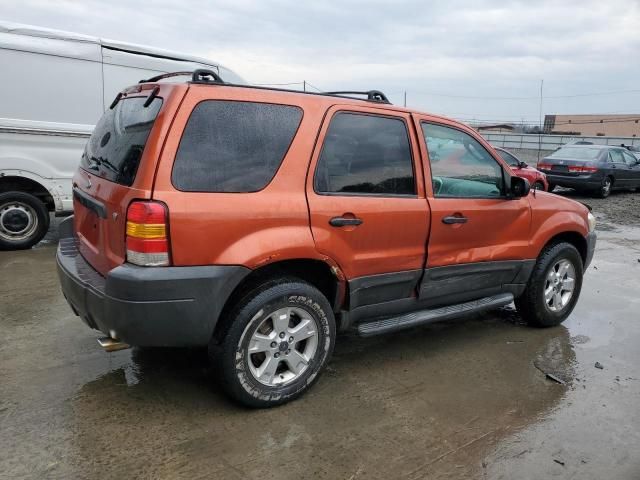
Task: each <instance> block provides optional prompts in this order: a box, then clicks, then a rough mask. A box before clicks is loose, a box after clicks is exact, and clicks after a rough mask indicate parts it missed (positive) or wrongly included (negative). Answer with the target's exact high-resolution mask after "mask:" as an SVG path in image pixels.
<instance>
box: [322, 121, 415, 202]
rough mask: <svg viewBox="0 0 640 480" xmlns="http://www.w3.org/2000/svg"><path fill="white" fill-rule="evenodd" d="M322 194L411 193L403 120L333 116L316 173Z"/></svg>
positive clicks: (409, 162)
mask: <svg viewBox="0 0 640 480" xmlns="http://www.w3.org/2000/svg"><path fill="white" fill-rule="evenodd" d="M315 189H316V191H317V192H325V193H363V194H387V195H415V193H416V188H415V182H414V178H413V163H412V158H411V147H410V146H409V136H408V133H407V128H406V125H405V123H404V121H403V120H400V119H396V118H388V117H379V116H374V115H364V114H355V113H338V114H336V115H335V116H334V117H333V119H332V120H331V124H330V125H329V129H328V130H327V135H326V137H325V141H324V145H323V147H322V153H321V155H320V159H319V160H318V167H317V169H316V175H315Z"/></svg>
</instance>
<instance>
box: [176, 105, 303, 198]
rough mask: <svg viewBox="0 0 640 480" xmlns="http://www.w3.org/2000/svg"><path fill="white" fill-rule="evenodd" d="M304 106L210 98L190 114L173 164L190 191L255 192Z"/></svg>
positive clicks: (179, 183)
mask: <svg viewBox="0 0 640 480" xmlns="http://www.w3.org/2000/svg"><path fill="white" fill-rule="evenodd" d="M301 120H302V110H301V109H300V108H298V107H294V106H290V105H275V104H270V103H254V102H239V101H224V100H206V101H204V102H201V103H199V104H198V105H197V106H196V107H195V108H194V109H193V112H192V113H191V116H190V117H189V121H188V122H187V126H186V127H185V130H184V133H183V135H182V139H181V140H180V146H179V147H178V153H177V154H176V159H175V162H174V164H173V172H172V174H171V180H172V182H173V185H174V186H175V187H176V188H177V189H178V190H182V191H187V192H229V193H239V192H256V191H259V190H262V189H263V188H264V187H266V186H267V185H268V184H269V182H271V179H272V178H273V176H274V175H275V173H276V171H277V170H278V168H279V167H280V164H281V163H282V160H283V159H284V156H285V155H286V153H287V150H289V146H290V144H291V142H292V140H293V138H294V136H295V133H296V131H297V130H298V126H299V125H300V121H301Z"/></svg>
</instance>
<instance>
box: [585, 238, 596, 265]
mask: <svg viewBox="0 0 640 480" xmlns="http://www.w3.org/2000/svg"><path fill="white" fill-rule="evenodd" d="M596 239H597V235H596V232H589V233H588V234H587V257H586V259H585V261H584V269H585V270H586V269H587V267H588V266H589V264H590V263H591V260H593V253H594V252H595V251H596Z"/></svg>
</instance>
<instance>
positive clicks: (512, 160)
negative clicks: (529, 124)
mask: <svg viewBox="0 0 640 480" xmlns="http://www.w3.org/2000/svg"><path fill="white" fill-rule="evenodd" d="M496 152H498V155H500V156H501V157H502V159H503V160H504V161H505V162H507V163H508V164H509V165H510V166H512V167H517V166H518V165H520V162H519V161H518V159H517V158H516V157H514V156H513V155H511V154H510V153H507V152H505V151H504V150H496Z"/></svg>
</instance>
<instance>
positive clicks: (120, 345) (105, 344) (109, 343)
mask: <svg viewBox="0 0 640 480" xmlns="http://www.w3.org/2000/svg"><path fill="white" fill-rule="evenodd" d="M98 345H100V346H101V347H102V348H104V351H105V352H117V351H118V350H126V349H127V348H131V345H129V344H128V343H124V342H119V341H118V340H114V339H113V338H111V337H100V338H99V339H98Z"/></svg>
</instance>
